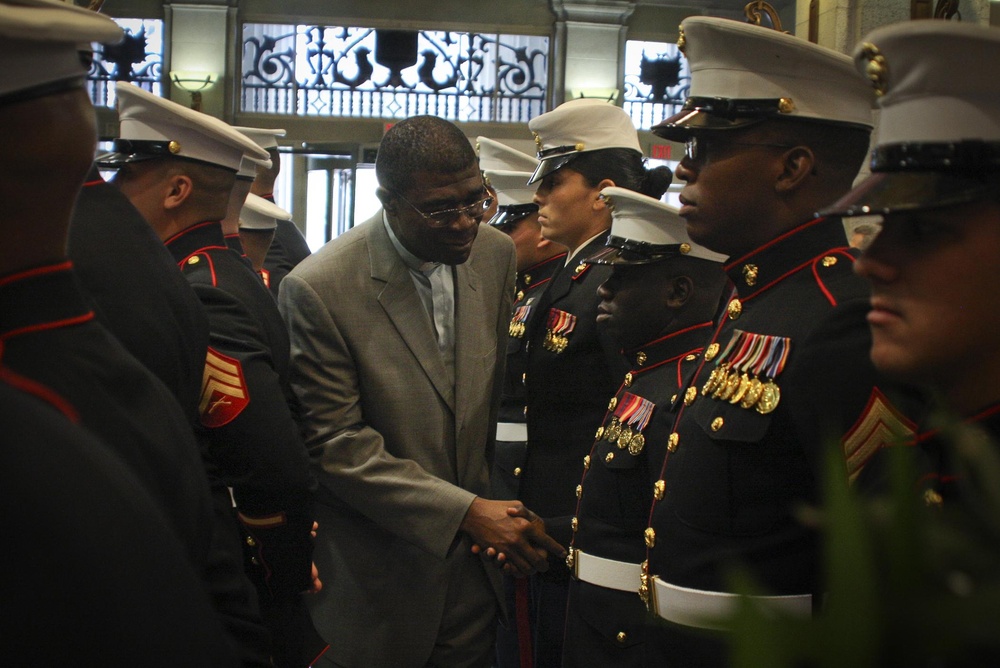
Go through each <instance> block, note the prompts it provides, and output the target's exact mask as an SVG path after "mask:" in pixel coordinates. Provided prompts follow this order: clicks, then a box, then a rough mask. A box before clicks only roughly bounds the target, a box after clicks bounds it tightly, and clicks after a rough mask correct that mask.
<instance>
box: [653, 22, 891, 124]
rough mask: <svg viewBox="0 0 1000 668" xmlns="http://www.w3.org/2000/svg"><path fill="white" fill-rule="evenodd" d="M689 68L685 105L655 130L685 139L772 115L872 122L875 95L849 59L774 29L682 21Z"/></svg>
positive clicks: (822, 120)
mask: <svg viewBox="0 0 1000 668" xmlns="http://www.w3.org/2000/svg"><path fill="white" fill-rule="evenodd" d="M678 46H679V47H681V49H682V51H683V52H684V55H685V56H686V57H687V60H688V66H689V67H690V70H691V87H690V90H689V92H688V99H687V100H686V101H685V103H684V108H683V110H682V111H681V112H680V113H678V114H675V115H674V116H672V117H670V118H668V119H666V120H664V121H662V122H660V123H659V124H657V125H656V126H654V127H653V128H652V132H653V133H654V134H656V135H659V136H661V137H666V138H668V139H673V140H675V141H677V140H680V141H683V140H684V139H686V138H687V136H688V135H689V134H690V133H691V132H692V131H695V130H724V129H732V128H738V127H744V126H746V125H750V124H752V123H757V122H760V121H762V120H764V119H767V118H791V119H808V120H813V121H819V122H823V123H836V124H843V125H853V126H859V127H866V128H871V127H872V108H873V107H874V103H875V96H874V94H873V93H872V91H871V89H870V87H866V86H863V85H860V82H859V81H858V79H857V75H856V74H855V73H854V64H853V62H852V61H851V59H850V57H848V56H846V55H844V54H842V53H838V52H836V51H833V50H832V49H827V48H825V47H822V46H818V45H816V44H813V43H811V42H807V41H806V40H804V39H800V38H798V37H793V36H792V35H786V34H785V33H782V32H778V31H777V30H773V29H771V28H767V27H764V26H758V25H753V24H750V23H741V22H739V21H733V20H729V19H720V18H714V17H705V16H696V17H689V18H686V19H684V21H683V22H682V23H681V35H680V38H679V40H678Z"/></svg>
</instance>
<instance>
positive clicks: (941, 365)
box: [829, 21, 1000, 662]
mask: <svg viewBox="0 0 1000 668" xmlns="http://www.w3.org/2000/svg"><path fill="white" fill-rule="evenodd" d="M998 56H1000V34H998V33H997V31H996V30H994V29H990V28H985V27H982V26H977V25H972V24H968V23H961V24H960V23H957V22H955V23H952V22H948V21H926V22H924V21H921V22H912V23H911V22H907V23H900V24H895V25H890V26H885V27H882V28H879V29H877V30H875V31H874V32H872V33H870V34H868V35H866V36H865V37H864V39H862V40H861V42H860V43H859V44H858V45H857V47H856V48H855V51H854V62H855V67H856V69H857V72H858V75H859V76H861V77H863V78H864V79H866V80H867V81H868V82H869V83H870V85H871V86H872V88H873V89H874V90H875V92H876V93H877V95H878V106H879V108H880V110H881V115H880V121H879V126H878V129H877V131H876V132H877V136H876V141H875V147H874V150H873V151H872V160H871V170H872V173H871V175H870V176H869V177H868V178H866V179H865V180H864V181H862V182H861V183H859V184H858V185H857V187H855V188H854V189H853V190H852V191H851V192H849V193H848V194H846V195H845V196H844V197H843V198H842V199H841V200H840V201H838V202H836V203H835V204H833V205H832V206H831V207H830V208H829V211H830V212H831V213H833V214H839V215H844V216H851V217H853V216H858V215H861V216H870V215H878V216H881V217H882V222H881V230H880V231H879V232H878V233H877V235H876V237H875V239H874V240H873V241H872V243H871V244H870V245H869V246H868V247H867V249H866V250H865V252H864V253H863V255H862V256H861V258H859V260H858V263H857V271H858V273H859V274H860V275H861V276H863V277H864V278H866V279H868V281H869V282H870V283H871V287H872V302H871V304H872V317H871V318H870V319H869V322H870V326H871V330H872V338H873V341H872V351H871V354H872V360H873V362H874V364H875V366H876V367H877V368H878V369H880V370H881V371H883V372H885V373H886V374H891V375H892V376H894V377H896V378H900V379H903V380H906V381H909V382H911V383H914V384H916V385H918V386H919V387H920V388H922V389H923V390H924V391H928V392H929V393H930V394H932V396H933V397H934V398H935V401H934V405H933V410H932V411H931V412H930V414H929V415H928V417H927V419H925V420H923V421H922V422H921V424H920V433H919V434H918V436H917V437H916V438H915V443H914V445H916V446H917V447H915V448H908V449H907V450H906V451H907V452H911V453H914V454H916V455H918V456H917V459H918V461H919V464H920V471H921V473H922V475H921V478H920V480H921V490H920V491H921V493H922V494H923V498H924V501H925V502H927V503H928V504H929V505H932V506H936V505H940V504H941V503H944V504H945V506H948V507H951V506H955V505H959V504H961V505H960V506H959V507H962V508H963V512H965V510H968V511H969V512H970V513H972V514H973V515H976V514H979V513H981V512H982V510H981V508H975V507H970V504H971V503H974V502H973V501H972V500H971V499H970V498H969V497H968V496H967V494H966V490H967V489H969V487H967V485H969V482H970V480H969V478H975V477H976V476H975V475H972V476H970V475H969V473H970V472H969V471H968V470H967V469H968V465H969V463H968V462H965V463H962V462H961V458H960V457H957V456H956V453H957V452H958V451H959V450H961V448H960V447H958V445H957V444H958V443H960V442H961V441H962V440H963V439H967V440H968V442H976V441H977V440H980V439H981V440H983V441H984V442H987V443H992V447H996V445H997V444H998V443H1000V417H998V416H1000V391H998V390H997V384H996V377H997V373H998V371H997V369H998V368H1000V354H998V353H997V352H996V351H997V350H998V346H997V345H996V344H997V339H998V335H997V331H998V324H997V323H998V322H1000V317H998V311H1000V298H998V297H997V296H996V289H995V284H996V276H995V267H996V263H997V262H998V261H1000V205H998V204H997V202H998V199H1000V109H998V107H997V105H996V99H997V95H998V90H1000V89H998V85H997V81H996V78H995V77H994V76H992V73H990V72H989V71H988V69H985V68H980V67H970V64H973V63H986V62H994V61H996V59H997V57H998ZM932 119H938V120H937V121H932ZM940 119H944V121H943V122H939V121H940ZM956 459H957V461H956ZM971 487H972V488H973V489H974V488H975V483H973V484H972V485H971ZM973 498H974V497H973ZM969 575H970V576H971V575H973V574H972V573H969ZM973 577H976V576H973ZM984 662H985V660H984Z"/></svg>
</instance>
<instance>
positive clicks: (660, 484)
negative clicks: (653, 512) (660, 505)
mask: <svg viewBox="0 0 1000 668" xmlns="http://www.w3.org/2000/svg"><path fill="white" fill-rule="evenodd" d="M666 491H667V483H666V482H664V481H662V480H657V481H656V482H654V483H653V498H654V499H656V500H657V501H663V494H664V493H665V492H666Z"/></svg>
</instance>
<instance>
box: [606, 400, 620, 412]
mask: <svg viewBox="0 0 1000 668" xmlns="http://www.w3.org/2000/svg"><path fill="white" fill-rule="evenodd" d="M617 405H618V397H611V401H609V402H608V410H609V411H613V410H614V409H615V406H617Z"/></svg>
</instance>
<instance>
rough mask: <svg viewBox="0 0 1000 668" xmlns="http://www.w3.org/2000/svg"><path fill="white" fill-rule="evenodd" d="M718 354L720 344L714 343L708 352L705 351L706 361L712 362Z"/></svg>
mask: <svg viewBox="0 0 1000 668" xmlns="http://www.w3.org/2000/svg"><path fill="white" fill-rule="evenodd" d="M718 354H719V344H718V343H713V344H712V345H710V346H709V347H708V350H706V351H705V361H706V362H711V361H712V360H714V359H715V356H716V355H718Z"/></svg>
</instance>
